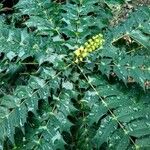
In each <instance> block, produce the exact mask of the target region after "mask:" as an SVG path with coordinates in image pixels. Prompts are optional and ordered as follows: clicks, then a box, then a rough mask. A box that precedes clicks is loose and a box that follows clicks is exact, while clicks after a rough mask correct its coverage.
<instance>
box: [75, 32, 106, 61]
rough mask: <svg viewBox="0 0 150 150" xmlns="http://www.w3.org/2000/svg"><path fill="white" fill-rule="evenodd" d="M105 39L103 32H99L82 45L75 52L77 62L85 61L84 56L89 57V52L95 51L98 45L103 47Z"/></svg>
mask: <svg viewBox="0 0 150 150" xmlns="http://www.w3.org/2000/svg"><path fill="white" fill-rule="evenodd" d="M104 41H105V40H104V39H103V35H102V34H98V35H96V36H93V37H92V38H91V39H89V40H88V41H87V42H86V43H85V44H84V46H80V47H79V48H78V49H77V50H76V51H75V52H74V54H75V61H74V62H75V63H79V62H81V61H83V58H85V57H87V56H88V54H89V53H91V52H92V51H95V50H96V49H97V48H98V47H102V44H103V42H104Z"/></svg>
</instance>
